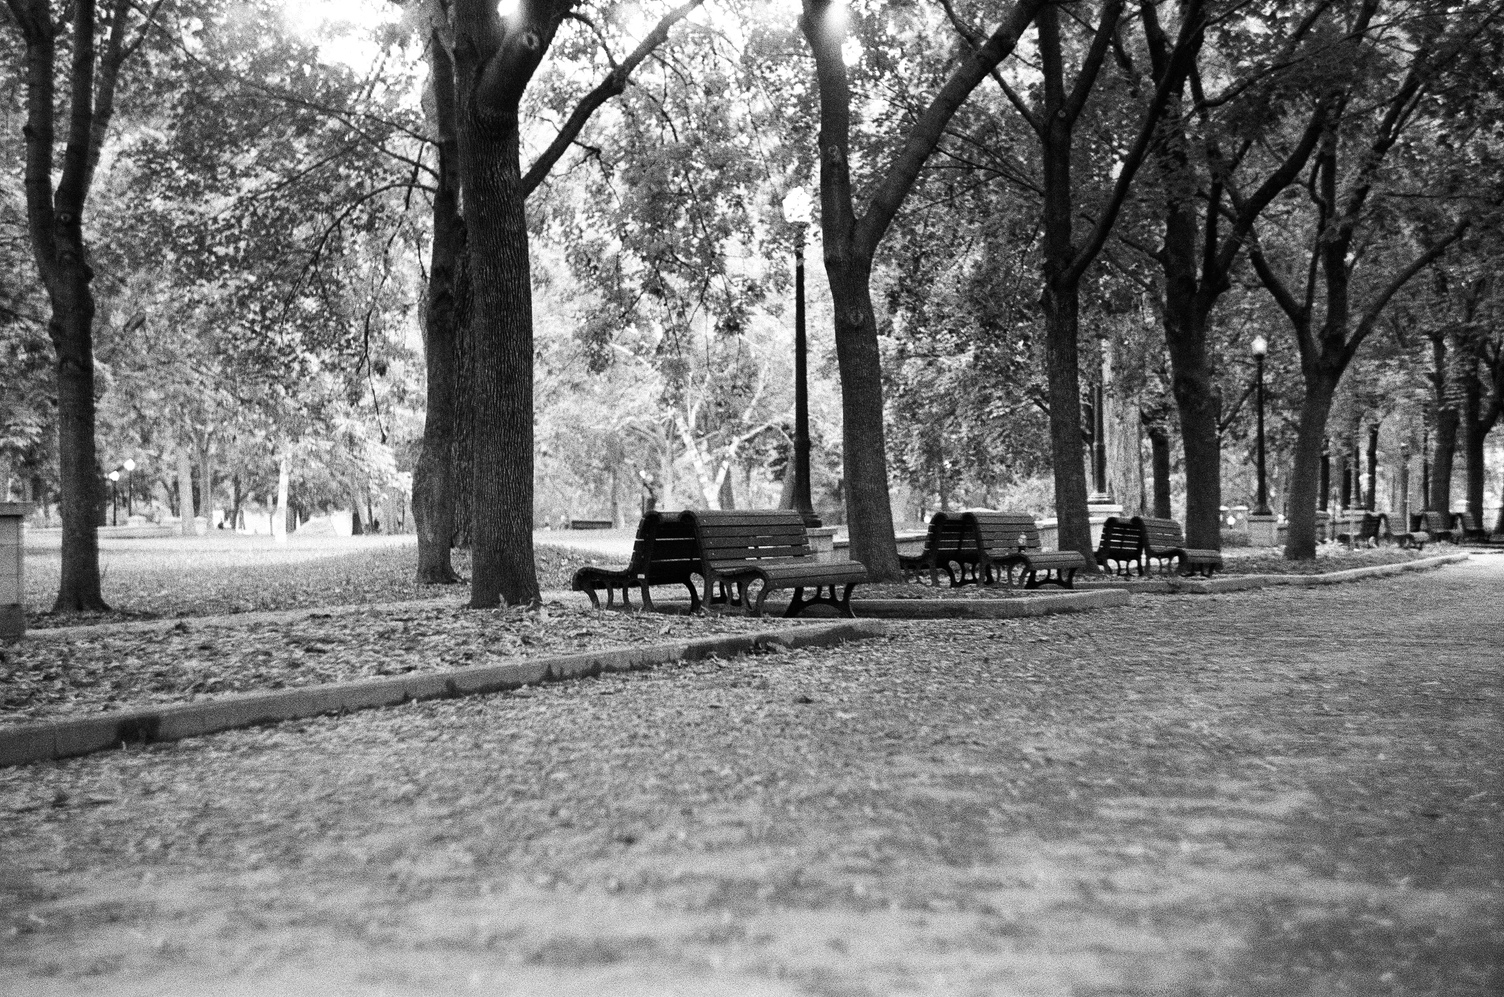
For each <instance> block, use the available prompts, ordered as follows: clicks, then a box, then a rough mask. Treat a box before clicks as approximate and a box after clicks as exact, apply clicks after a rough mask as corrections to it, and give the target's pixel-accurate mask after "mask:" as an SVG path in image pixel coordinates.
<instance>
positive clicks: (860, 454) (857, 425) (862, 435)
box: [825, 240, 903, 582]
mask: <svg viewBox="0 0 1504 997" xmlns="http://www.w3.org/2000/svg"><path fill="white" fill-rule="evenodd" d="M834 245H835V240H832V241H831V242H830V243H827V246H826V255H825V272H826V275H827V276H828V277H829V279H830V292H831V298H832V299H833V303H834V307H835V334H836V362H837V364H838V365H839V367H840V371H841V422H842V424H841V440H842V448H841V459H842V465H843V468H844V471H845V479H846V528H847V530H848V531H849V532H850V536H851V559H852V560H853V561H860V562H861V563H862V564H864V565H865V566H866V568H867V575H868V577H869V578H871V580H872V581H874V582H886V581H901V580H902V577H903V576H902V574H901V572H900V571H899V568H898V541H897V539H896V536H895V534H894V532H893V507H892V503H891V501H890V497H889V495H888V454H887V443H886V441H885V438H884V433H883V388H882V358H881V356H880V355H879V353H878V346H877V321H876V317H875V316H874V314H873V311H872V291H871V283H872V268H871V264H870V262H869V261H865V260H859V259H850V258H842V257H841V256H840V255H839V254H838V253H837V252H836V251H835V250H834V248H833V247H834Z"/></svg>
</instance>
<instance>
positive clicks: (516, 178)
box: [454, 0, 564, 609]
mask: <svg viewBox="0 0 1504 997" xmlns="http://www.w3.org/2000/svg"><path fill="white" fill-rule="evenodd" d="M455 11H456V45H455V50H454V51H455V70H456V73H455V80H456V88H455V92H456V97H457V102H456V123H457V135H458V147H459V162H460V169H461V175H462V176H463V178H464V198H463V201H464V204H463V217H464V221H465V236H466V247H467V253H466V259H467V262H468V265H469V273H470V345H471V346H472V347H473V351H474V354H473V363H474V380H473V382H472V383H471V384H470V385H469V399H468V400H469V402H470V409H471V412H472V418H473V420H474V422H473V426H472V432H473V434H474V436H473V441H474V446H473V449H472V454H473V460H474V466H473V473H474V480H473V482H472V485H471V489H470V501H471V522H470V530H471V541H472V546H471V551H472V553H471V576H470V606H471V607H472V608H476V609H484V608H489V607H492V606H496V605H499V604H501V603H503V602H505V603H506V604H507V605H509V606H516V605H536V604H537V602H538V599H539V591H538V574H537V567H536V565H535V563H534V560H533V301H532V278H531V267H530V259H529V254H528V235H527V212H526V196H527V195H526V192H525V191H524V189H523V186H522V172H521V162H520V159H519V156H520V132H519V127H520V121H519V116H518V115H519V110H518V109H519V106H520V103H521V99H522V93H523V90H524V88H525V87H526V86H527V82H528V80H529V79H530V78H531V77H532V74H533V72H534V71H536V69H537V67H538V64H539V62H540V61H541V60H542V58H543V54H544V53H545V52H546V51H547V49H548V45H549V43H550V42H551V41H552V38H553V34H554V32H555V31H556V30H557V28H558V20H559V19H560V18H562V16H563V13H564V9H563V7H561V8H560V9H559V10H554V9H552V7H551V6H550V5H548V4H540V5H539V9H537V10H529V9H528V8H519V12H518V13H517V14H516V15H513V16H512V17H509V18H507V19H505V22H503V19H501V18H500V17H498V16H497V14H496V9H495V7H494V6H491V5H489V4H487V3H485V2H479V0H461V2H457V3H456V6H455Z"/></svg>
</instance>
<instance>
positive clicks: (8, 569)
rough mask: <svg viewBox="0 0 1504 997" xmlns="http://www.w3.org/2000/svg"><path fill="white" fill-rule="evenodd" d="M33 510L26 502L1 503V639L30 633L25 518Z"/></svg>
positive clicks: (11, 638) (14, 638) (17, 637)
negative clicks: (23, 540) (23, 533)
mask: <svg viewBox="0 0 1504 997" xmlns="http://www.w3.org/2000/svg"><path fill="white" fill-rule="evenodd" d="M30 511H31V505H30V504H29V503H26V502H0V640H18V639H20V637H21V635H22V634H24V633H25V632H26V585H25V579H24V576H23V574H22V571H23V568H24V566H25V563H26V560H25V557H24V555H23V552H22V550H21V519H22V517H24V516H25V515H26V514H27V513H28V512H30Z"/></svg>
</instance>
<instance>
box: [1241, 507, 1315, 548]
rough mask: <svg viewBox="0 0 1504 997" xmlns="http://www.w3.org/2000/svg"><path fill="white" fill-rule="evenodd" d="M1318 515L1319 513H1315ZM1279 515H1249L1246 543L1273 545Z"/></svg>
mask: <svg viewBox="0 0 1504 997" xmlns="http://www.w3.org/2000/svg"><path fill="white" fill-rule="evenodd" d="M1317 515H1318V516H1319V515H1320V514H1319V513H1318V514H1317ZM1278 534H1279V517H1278V516H1276V515H1274V514H1272V513H1271V514H1270V515H1267V516H1257V515H1251V516H1249V517H1248V544H1249V546H1251V547H1273V546H1276V545H1277V543H1278Z"/></svg>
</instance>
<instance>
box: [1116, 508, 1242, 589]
mask: <svg viewBox="0 0 1504 997" xmlns="http://www.w3.org/2000/svg"><path fill="white" fill-rule="evenodd" d="M1132 522H1134V523H1137V524H1139V529H1141V530H1142V531H1143V536H1144V556H1145V557H1146V558H1148V559H1150V560H1154V561H1160V562H1165V561H1174V562H1176V564H1177V567H1178V570H1179V572H1180V573H1181V574H1182V575H1202V576H1204V577H1206V578H1210V577H1211V576H1212V572H1213V571H1216V570H1217V569H1218V568H1220V567H1222V552H1221V551H1217V550H1209V549H1204V548H1197V547H1187V546H1186V545H1185V534H1184V533H1183V532H1182V531H1181V529H1180V524H1179V523H1177V522H1176V521H1175V520H1173V519H1151V518H1149V517H1147V516H1134V517H1133V519H1132ZM1161 570H1163V565H1161Z"/></svg>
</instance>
